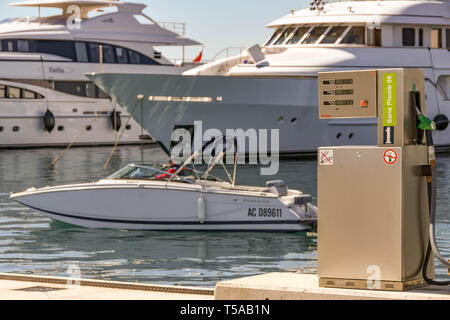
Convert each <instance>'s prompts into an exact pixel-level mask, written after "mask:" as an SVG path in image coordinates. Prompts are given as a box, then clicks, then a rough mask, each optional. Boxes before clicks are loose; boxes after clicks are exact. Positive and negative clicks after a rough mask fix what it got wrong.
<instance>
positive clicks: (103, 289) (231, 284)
mask: <svg viewBox="0 0 450 320" xmlns="http://www.w3.org/2000/svg"><path fill="white" fill-rule="evenodd" d="M214 299H215V300H267V299H268V300H363V299H364V300H393V299H394V300H450V286H444V287H441V286H427V287H423V288H419V289H414V290H409V291H404V292H393V291H376V290H351V289H335V288H319V286H318V278H317V276H316V275H312V274H299V273H287V272H286V273H278V272H277V273H268V274H262V275H256V276H251V277H245V278H239V279H234V280H229V281H222V282H219V283H217V285H216V288H215V289H211V288H198V287H195V288H194V287H181V286H160V285H151V284H139V283H126V282H116V281H101V280H88V279H71V278H58V277H45V276H34V275H18V274H7V273H0V300H214Z"/></svg>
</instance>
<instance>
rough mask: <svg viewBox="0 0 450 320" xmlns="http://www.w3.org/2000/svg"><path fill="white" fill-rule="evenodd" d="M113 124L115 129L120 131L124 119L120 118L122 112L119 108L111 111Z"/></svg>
mask: <svg viewBox="0 0 450 320" xmlns="http://www.w3.org/2000/svg"><path fill="white" fill-rule="evenodd" d="M111 125H112V127H113V130H114V131H119V130H120V127H122V119H121V118H120V113H119V112H118V111H117V110H113V111H112V112H111Z"/></svg>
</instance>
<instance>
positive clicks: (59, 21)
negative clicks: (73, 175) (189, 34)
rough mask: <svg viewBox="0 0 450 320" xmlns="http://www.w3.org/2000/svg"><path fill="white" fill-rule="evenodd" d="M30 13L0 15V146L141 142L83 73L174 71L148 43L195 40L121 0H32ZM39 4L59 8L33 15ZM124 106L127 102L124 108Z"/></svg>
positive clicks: (138, 130)
mask: <svg viewBox="0 0 450 320" xmlns="http://www.w3.org/2000/svg"><path fill="white" fill-rule="evenodd" d="M10 5H12V6H17V7H35V8H36V10H37V12H38V17H37V18H29V17H27V18H11V19H6V20H3V21H1V22H0V106H1V108H0V147H29V146H33V147H34V146H38V147H41V146H63V145H67V144H69V143H71V142H73V141H74V139H76V138H77V137H78V139H77V140H76V141H75V144H76V145H104V144H114V143H115V142H116V139H118V136H119V131H120V132H122V131H123V134H122V135H121V140H120V142H121V143H141V142H142V140H140V138H142V134H143V132H142V131H141V128H140V126H139V125H138V124H137V123H136V122H135V121H134V120H133V119H130V114H129V113H127V112H126V111H125V110H123V109H122V108H121V107H120V105H118V104H116V103H114V102H112V101H111V99H110V98H109V97H108V96H107V95H106V94H105V93H104V92H103V91H102V90H101V89H99V88H98V87H97V86H95V85H94V84H93V83H92V82H91V81H89V80H88V79H87V78H86V77H85V74H86V73H88V72H96V71H105V72H114V73H123V72H133V73H146V74H153V73H157V74H180V73H181V72H183V71H185V70H187V69H188V68H191V67H192V65H188V64H185V65H182V66H180V65H174V64H173V63H172V62H171V61H169V60H168V59H166V58H165V57H164V56H163V55H162V54H161V52H159V51H157V50H156V49H155V47H161V46H179V47H180V48H181V47H183V46H191V45H200V43H198V42H196V41H193V40H191V39H188V38H185V37H184V36H182V35H179V34H177V33H175V32H172V31H170V30H168V29H165V28H163V27H162V26H160V25H159V24H158V23H157V22H155V21H154V20H153V19H151V18H150V17H148V16H146V15H145V14H144V13H143V12H142V10H144V9H145V8H146V5H145V4H142V3H128V2H122V1H117V0H114V1H96V0H78V1H75V0H74V1H69V0H61V1H54V0H53V1H51V0H38V1H27V2H18V3H12V4H10ZM41 8H57V9H60V10H61V14H59V15H56V16H47V17H42V16H41ZM130 112H132V110H131V111H130Z"/></svg>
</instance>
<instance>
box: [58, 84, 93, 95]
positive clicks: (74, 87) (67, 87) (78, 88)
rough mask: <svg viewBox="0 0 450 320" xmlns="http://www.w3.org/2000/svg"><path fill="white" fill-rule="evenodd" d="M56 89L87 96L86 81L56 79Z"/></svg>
mask: <svg viewBox="0 0 450 320" xmlns="http://www.w3.org/2000/svg"><path fill="white" fill-rule="evenodd" d="M55 90H56V91H60V92H64V93H68V94H72V95H75V96H81V97H86V82H72V81H55Z"/></svg>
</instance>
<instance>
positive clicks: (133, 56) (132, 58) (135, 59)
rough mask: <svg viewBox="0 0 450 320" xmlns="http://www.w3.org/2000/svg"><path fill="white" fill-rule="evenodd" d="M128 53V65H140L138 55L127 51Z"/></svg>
mask: <svg viewBox="0 0 450 320" xmlns="http://www.w3.org/2000/svg"><path fill="white" fill-rule="evenodd" d="M128 52H129V54H130V63H132V64H140V63H141V59H140V57H139V53H137V52H135V51H133V50H128Z"/></svg>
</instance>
